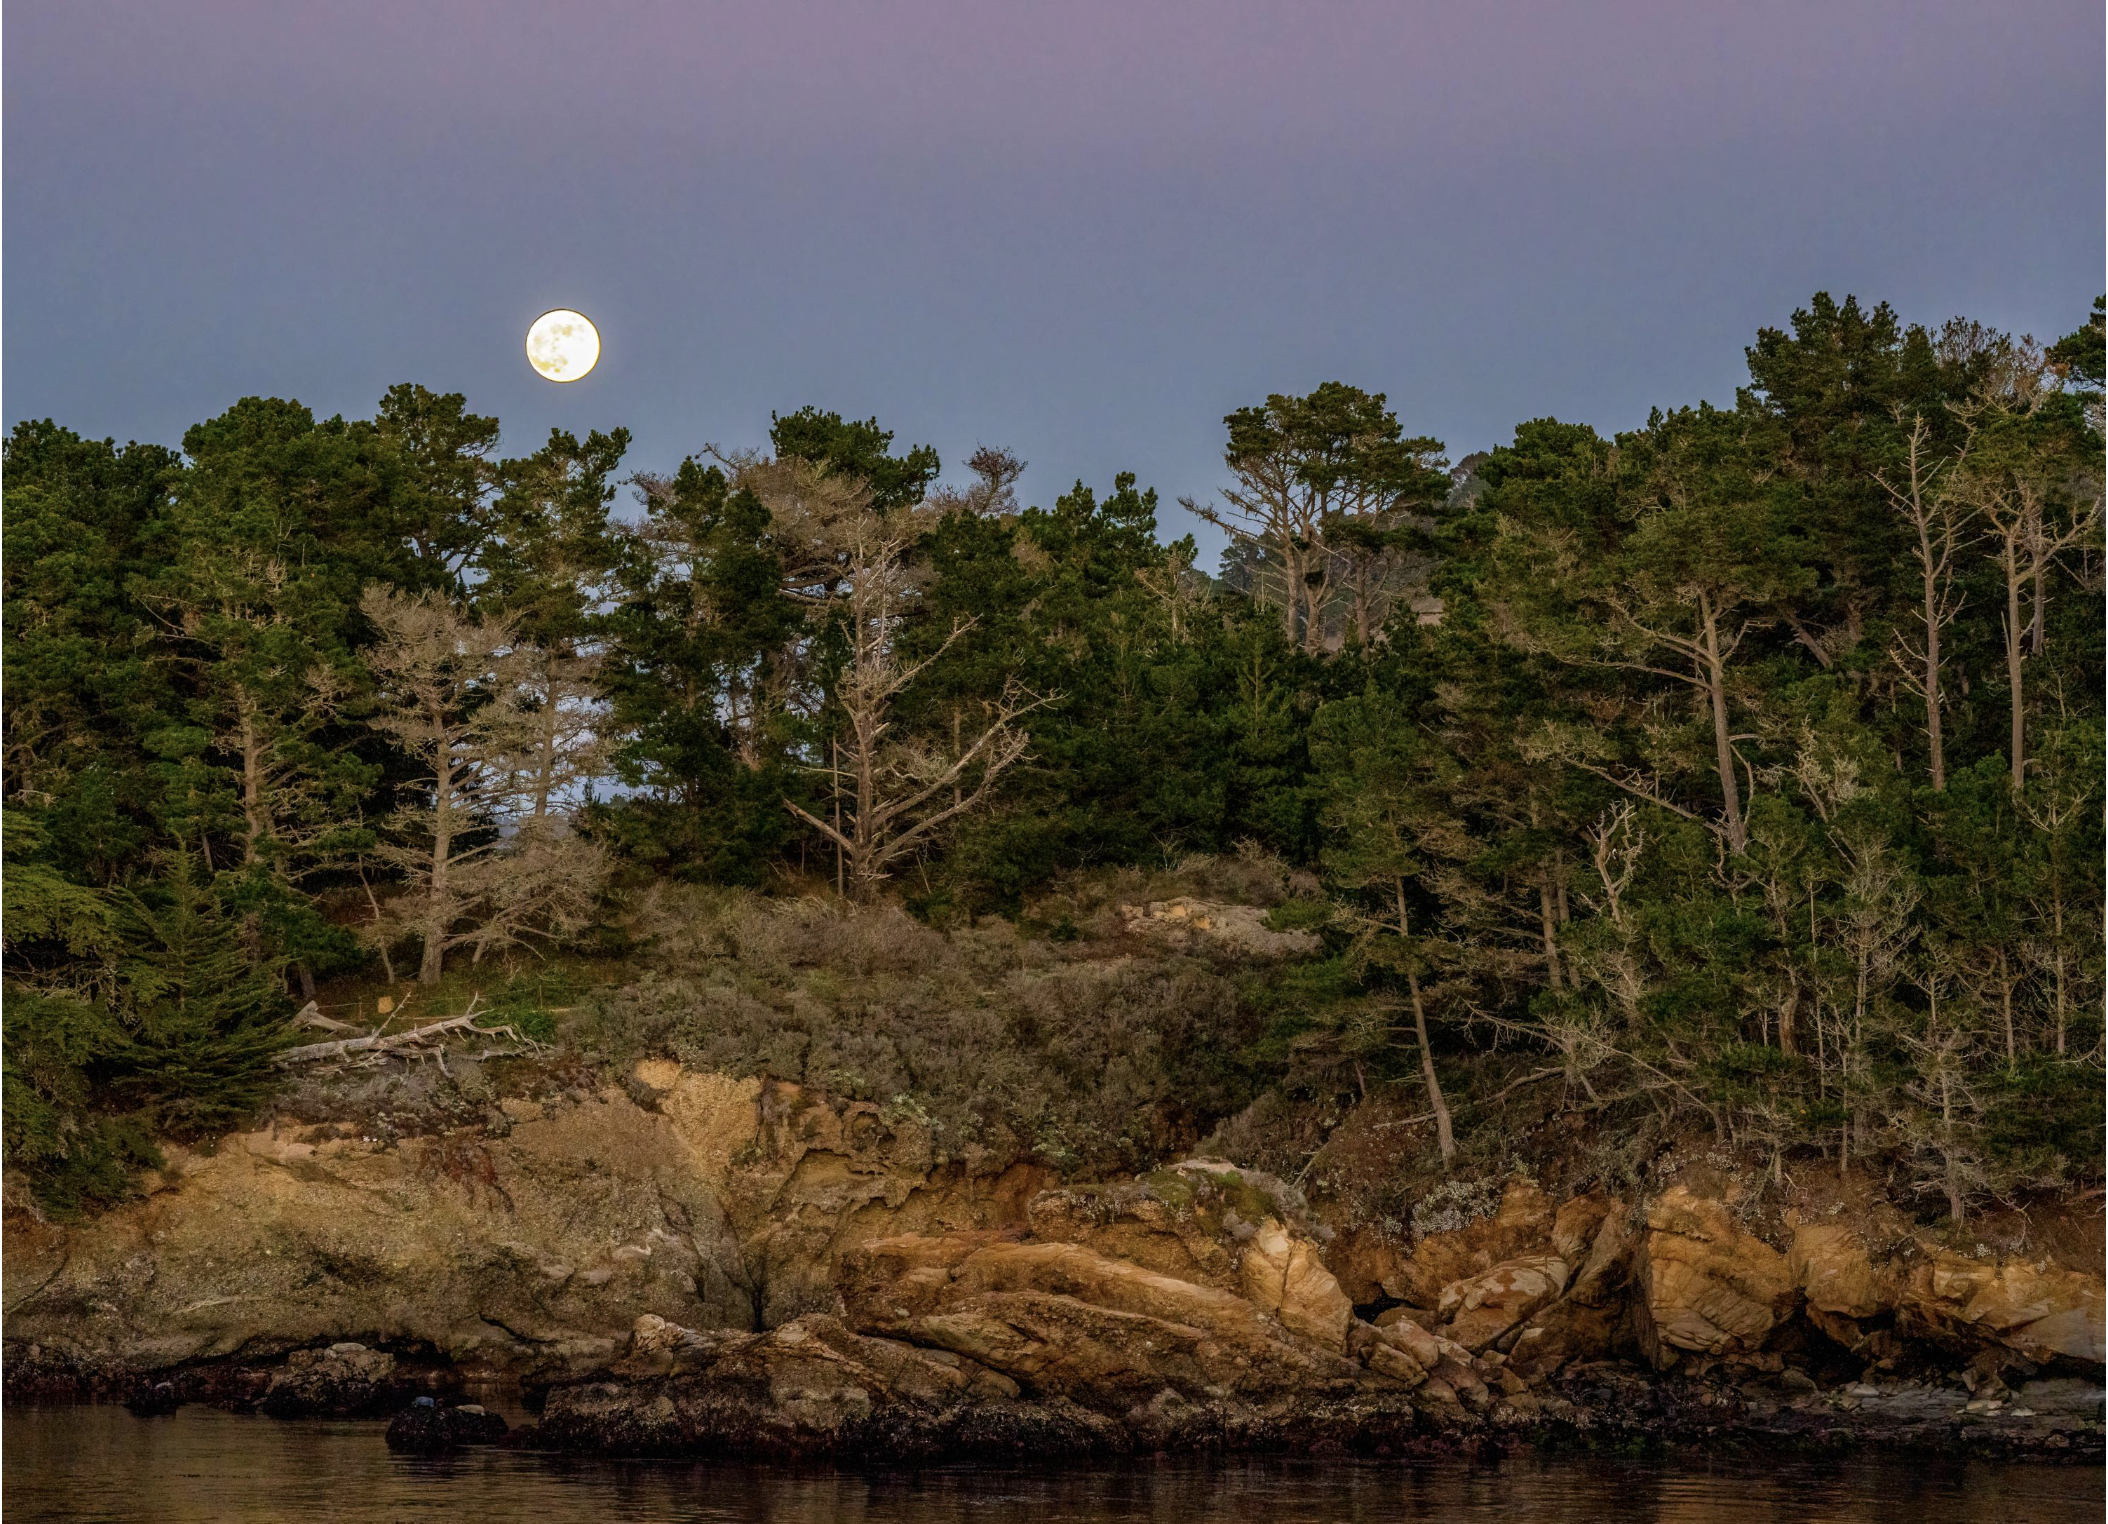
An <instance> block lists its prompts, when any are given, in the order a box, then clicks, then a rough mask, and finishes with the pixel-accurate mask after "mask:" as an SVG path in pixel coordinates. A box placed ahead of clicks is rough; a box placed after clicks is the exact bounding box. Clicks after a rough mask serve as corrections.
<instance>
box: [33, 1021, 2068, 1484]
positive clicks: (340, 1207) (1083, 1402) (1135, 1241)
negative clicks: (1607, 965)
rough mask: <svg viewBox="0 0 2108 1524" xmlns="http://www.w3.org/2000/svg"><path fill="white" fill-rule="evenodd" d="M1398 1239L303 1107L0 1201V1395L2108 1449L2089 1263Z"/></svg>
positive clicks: (1462, 1225)
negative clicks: (476, 1388) (217, 1139)
mask: <svg viewBox="0 0 2108 1524" xmlns="http://www.w3.org/2000/svg"><path fill="white" fill-rule="evenodd" d="M1452 1216H1453V1217H1454V1219H1455V1220H1454V1221H1446V1220H1445V1221H1443V1222H1441V1223H1439V1224H1438V1225H1435V1226H1432V1227H1430V1228H1428V1229H1427V1230H1426V1231H1423V1232H1421V1233H1420V1234H1419V1235H1418V1236H1417V1237H1414V1238H1412V1239H1410V1241H1401V1239H1400V1237H1399V1236H1398V1235H1385V1234H1381V1233H1377V1232H1374V1231H1372V1230H1370V1229H1367V1228H1351V1227H1346V1226H1345V1225H1332V1224H1328V1223H1327V1222H1326V1221H1325V1220H1324V1214H1323V1212H1322V1210H1320V1211H1316V1212H1313V1210H1312V1209H1311V1208H1310V1206H1308V1205H1307V1204H1306V1203H1305V1202H1304V1200H1303V1199H1302V1197H1301V1196H1300V1195H1299V1194H1298V1192H1296V1191H1295V1190H1294V1189H1293V1188H1291V1187H1289V1186H1288V1185H1286V1184H1284V1183H1282V1182H1280V1181H1278V1180H1275V1179H1271V1178H1269V1177H1266V1176H1264V1175H1259V1174H1256V1173H1254V1172H1251V1171H1247V1170H1242V1169H1239V1168H1236V1167H1235V1166H1234V1165H1232V1164H1230V1163H1227V1162H1224V1161H1220V1160H1210V1159H1192V1160H1188V1161H1185V1162H1184V1163H1181V1164H1179V1165H1176V1166H1174V1167H1172V1168H1169V1169H1165V1170H1162V1171H1159V1172H1157V1173H1155V1174H1152V1175H1148V1176H1144V1177H1140V1178H1137V1179H1132V1180H1125V1181H1118V1182H1112V1183H1108V1184H1100V1185H1095V1186H1073V1185H1067V1186H1065V1185H1063V1184H1061V1183H1060V1182H1058V1181H1057V1180H1056V1179H1055V1178H1054V1176H1053V1175H1052V1173H1051V1172H1050V1171H1049V1170H1047V1169H1046V1168H1044V1167H1043V1166H1041V1165H1038V1164H1035V1163H1033V1162H1030V1161H1029V1160H1023V1159H1020V1158H1016V1157H1010V1156H1005V1155H999V1154H975V1155H972V1156H969V1157H965V1158H950V1159H946V1158H939V1157H936V1156H935V1155H934V1154H933V1152H932V1148H931V1145H930V1140H929V1135H928V1133H927V1131H926V1130H924V1129H923V1128H921V1127H920V1126H919V1125H918V1124H917V1123H916V1121H915V1119H914V1118H913V1117H912V1116H903V1115H897V1114H891V1113H889V1112H887V1111H886V1110H884V1109H882V1108H879V1107H876V1106H872V1105H868V1104H850V1103H844V1102H840V1101H836V1100H831V1099H829V1098H827V1097H825V1096H823V1095H820V1094H818V1093H816V1092H813V1091H809V1090H800V1089H798V1088H796V1087H791V1086H784V1085H774V1084H764V1083H762V1082H759V1081H755V1080H740V1081H735V1080H731V1079H728V1078H726V1077H724V1076H722V1075H717V1074H710V1073H698V1072H691V1071H685V1070H682V1069H680V1068H678V1067H677V1066H675V1065H673V1064H671V1063H665V1062H650V1063H645V1064H641V1065H639V1066H638V1067H637V1069H636V1071H635V1072H634V1073H633V1074H632V1075H631V1076H629V1078H628V1082H627V1083H626V1084H624V1085H621V1086H605V1087H601V1088H597V1089H596V1088H591V1087H587V1086H582V1085H579V1084H577V1083H573V1084H570V1085H568V1086H556V1087H543V1090H542V1093H539V1094H534V1095H528V1096H521V1097H513V1098H509V1099H506V1100H503V1101H502V1102H498V1103H496V1104H495V1105H494V1106H493V1108H492V1109H491V1111H490V1113H489V1115H488V1116H486V1117H485V1118H484V1119H483V1120H482V1121H480V1122H479V1123H478V1124H477V1125H474V1126H467V1127H453V1128H445V1129H438V1130H433V1131H430V1132H427V1133H425V1134H423V1135H407V1136H406V1135H402V1134H401V1133H400V1132H399V1131H398V1130H397V1129H394V1128H392V1127H383V1126H379V1125H377V1124H362V1123H359V1122H346V1121H343V1120H337V1121H332V1122H327V1123H313V1122H310V1123H306V1124H295V1123H292V1122H290V1121H287V1122H281V1123H278V1124H275V1125H273V1126H271V1127H269V1128H267V1129H264V1130H260V1131H257V1132H253V1133H248V1134H242V1135H238V1136H234V1137H230V1138H228V1139H225V1140H224V1141H223V1142H222V1143H221V1144H220V1145H219V1146H218V1147H217V1148H216V1149H214V1150H212V1151H211V1152H210V1153H184V1154H175V1155H173V1156H172V1157H171V1158H170V1160H169V1164H168V1168H167V1169H166V1170H165V1171H164V1172H163V1174H162V1175H161V1177H160V1178H159V1179H157V1180H156V1181H155V1182H154V1188H153V1190H152V1191H151V1192H150V1193H149V1194H148V1195H147V1196H146V1197H145V1198H144V1199H143V1200H141V1201H139V1202H136V1203H134V1204H132V1205H130V1206H128V1207H125V1208H123V1209H120V1210H118V1211H115V1212H112V1213H110V1214H108V1215H106V1216H104V1217H102V1218H99V1219H97V1220H94V1221H92V1222H89V1223H86V1224H80V1225H70V1226H69V1225H58V1224H53V1223H48V1222H43V1221H41V1220H38V1219H37V1218H35V1216H34V1215H33V1214H31V1213H28V1212H26V1211H23V1210H19V1209H17V1210H12V1211H11V1212H10V1214H9V1217H8V1222H7V1229H6V1251H7V1252H6V1258H5V1274H6V1329H5V1333H6V1341H7V1343H6V1352H7V1360H6V1376H7V1381H8V1386H9V1390H10V1392H11V1393H13V1394H15V1395H24V1394H34V1393H37V1392H53V1391H67V1390H71V1391H75V1392H85V1391H96V1392H104V1393H110V1392H123V1391H128V1390H131V1389H132V1388H134V1387H135V1386H137V1385H138V1384H139V1383H141V1382H148V1383H152V1382H157V1381H163V1380H165V1381H167V1382H168V1383H169V1384H170V1387H171V1389H172V1390H174V1389H180V1390H182V1391H187V1392H191V1393H194V1394H198V1395H210V1396H217V1397H219V1398H221V1399H223V1400H230V1401H237V1402H250V1403H260V1404H261V1405H263V1406H265V1407H266V1408H267V1409H270V1410H272V1411H279V1412H287V1413H294V1412H304V1411H384V1410H386V1409H387V1408H388V1407H389V1406H391V1405H396V1404H399V1403H400V1402H402V1401H403V1400H406V1398H407V1396H408V1395H409V1394H411V1393H413V1392H416V1391H434V1390H436V1391H442V1392H443V1391H444V1390H445V1389H446V1388H447V1387H449V1386H451V1385H455V1384H458V1383H459V1382H461V1381H464V1380H466V1381H474V1380H479V1379H488V1378H502V1379H507V1380H514V1381H518V1382H519V1383H521V1384H522V1386H523V1387H524V1388H525V1389H526V1390H527V1391H528V1392H529V1393H530V1394H532V1396H533V1397H534V1398H535V1400H536V1401H538V1402H539V1403H540V1404H541V1419H540V1422H539V1424H538V1425H537V1426H536V1428H535V1430H534V1431H533V1433H532V1436H531V1438H532V1439H533V1441H534V1442H538V1443H543V1444H550V1445H570V1446H584V1447H594V1448H604V1449H618V1450H626V1451H644V1452H699V1451H710V1450H722V1451H732V1452H740V1453H761V1454H805V1453H820V1452H825V1453H859V1452H882V1453H886V1454H893V1455H899V1454H912V1453H953V1452H968V1451H987V1450H995V1451H1002V1452H1015V1451H1018V1450H1024V1451H1028V1452H1032V1453H1044V1452H1048V1451H1075V1450H1084V1451H1123V1450H1129V1449H1133V1448H1136V1447H1140V1448H1144V1449H1169V1448H1178V1447H1188V1446H1227V1447H1313V1446H1314V1447H1319V1448H1323V1447H1328V1446H1333V1445H1350V1446H1357V1447H1361V1448H1365V1449H1389V1450H1395V1449H1397V1448H1399V1447H1402V1446H1407V1445H1413V1444H1421V1443H1450V1442H1455V1441H1457V1440H1458V1439H1460V1438H1468V1439H1471V1440H1473V1441H1474V1442H1483V1441H1486V1440H1489V1439H1500V1438H1504V1437H1505V1438H1514V1439H1521V1438H1526V1437H1536V1438H1543V1437H1548V1436H1557V1435H1561V1434H1564V1435H1583V1436H1586V1435H1590V1434H1595V1435H1599V1436H1629V1435H1634V1434H1642V1435H1647V1436H1654V1437H1667V1438H1671V1439H1678V1438H1688V1439H1692V1440H1698V1441H1704V1440H1708V1439H1711V1440H1716V1441H1717V1440H1719V1439H1721V1438H1723V1437H1726V1436H1738V1435H1739V1436H1742V1437H1743V1438H1745V1439H1756V1440H1766V1439H1769V1440H1780V1441H1792V1442H1797V1443H1798V1442H1836V1441H1837V1440H1838V1439H1840V1438H1850V1437H1854V1436H1858V1437H1863V1438H1868V1439H1874V1440H1879V1441H1883V1442H1889V1443H1895V1444H1904V1445H1908V1444H1928V1445H1949V1444H1953V1443H1957V1442H1970V1443H1976V1444H1980V1445H1984V1446H1988V1447H1991V1448H1994V1449H2006V1450H2033V1451H2047V1452H2059V1451H2061V1452H2063V1453H2068V1454H2098V1453H2099V1450H2100V1433H2101V1430H2100V1388H2099V1383H2100V1378H2101V1372H2102V1361H2103V1291H2102V1277H2101V1272H2100V1266H2099V1264H2098V1263H2097V1262H2094V1263H2086V1262H2084V1260H2083V1259H2082V1260H2079V1261H2078V1262H2073V1261H2074V1256H2072V1255H2071V1254H2070V1253H2068V1252H2067V1253H2063V1254H2061V1255H2054V1254H2048V1253H2036V1254H2033V1255H2014V1254H2003V1255H2001V1254H1997V1253H1993V1252H1991V1251H1990V1250H1988V1249H1985V1250H1983V1251H1982V1252H1975V1246H1966V1247H1961V1248H1958V1247H1956V1246H1955V1245H1953V1244H1951V1243H1947V1242H1942V1241H1939V1240H1936V1239H1934V1238H1933V1237H1932V1236H1931V1235H1930V1234H1929V1233H1927V1232H1926V1231H1925V1230H1923V1229H1921V1228H1919V1227H1918V1226H1916V1225H1914V1224H1913V1223H1912V1222H1910V1221H1909V1220H1907V1219H1906V1218H1904V1217H1902V1216H1901V1215H1899V1214H1897V1213H1895V1212H1893V1211H1887V1210H1881V1209H1878V1208H1875V1207H1871V1206H1862V1207H1861V1208H1859V1209H1856V1210H1853V1211H1851V1212H1846V1211H1845V1210H1843V1208H1842V1207H1841V1206H1838V1205H1833V1206H1832V1207H1831V1208H1828V1209H1822V1208H1805V1207H1804V1208H1791V1207H1789V1208H1786V1209H1784V1210H1780V1209H1778V1208H1776V1205H1775V1204H1774V1206H1773V1207H1771V1208H1767V1209H1765V1210H1763V1211H1759V1210H1758V1209H1757V1205H1756V1193H1755V1192H1754V1191H1753V1190H1752V1188H1751V1186H1750V1183H1749V1182H1747V1181H1744V1180H1741V1179H1738V1178H1736V1177H1734V1176H1732V1175H1723V1174H1720V1173H1718V1172H1717V1171H1714V1170H1711V1169H1708V1168H1706V1167H1703V1166H1694V1167H1692V1168H1688V1169H1677V1170H1672V1171H1670V1172H1669V1176H1668V1177H1667V1178H1664V1179H1663V1181H1662V1183H1661V1184H1660V1185H1659V1186H1658V1187H1657V1188H1653V1189H1650V1190H1648V1191H1646V1192H1643V1193H1633V1194H1631V1195H1629V1196H1613V1195H1610V1194H1605V1193H1601V1192H1593V1193H1582V1194H1575V1195H1570V1196H1567V1197H1566V1199H1558V1198H1556V1197H1555V1196H1554V1195H1553V1194H1550V1193H1547V1192H1546V1191H1544V1190H1541V1189H1539V1188H1538V1187H1537V1186H1536V1185H1534V1184H1533V1183H1531V1182H1530V1181H1529V1180H1528V1179H1527V1178H1524V1177H1522V1176H1521V1175H1517V1176H1516V1177H1515V1178H1513V1179H1511V1180H1509V1181H1508V1182H1507V1183H1506V1184H1505V1186H1504V1187H1501V1188H1498V1189H1496V1190H1494V1191H1492V1192H1490V1193H1488V1194H1486V1195H1485V1197H1484V1199H1483V1200H1482V1201H1480V1202H1479V1203H1478V1204H1477V1205H1476V1206H1475V1207H1474V1208H1473V1209H1471V1210H1469V1211H1460V1212H1457V1213H1454V1214H1452Z"/></svg>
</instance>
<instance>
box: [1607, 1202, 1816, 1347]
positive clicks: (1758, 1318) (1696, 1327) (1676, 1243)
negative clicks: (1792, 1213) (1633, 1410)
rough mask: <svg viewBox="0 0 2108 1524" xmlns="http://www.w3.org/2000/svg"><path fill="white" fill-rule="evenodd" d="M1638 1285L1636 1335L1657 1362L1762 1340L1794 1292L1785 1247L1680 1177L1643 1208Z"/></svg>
mask: <svg viewBox="0 0 2108 1524" xmlns="http://www.w3.org/2000/svg"><path fill="white" fill-rule="evenodd" d="M1639 1285H1640V1289H1641V1292H1642V1296H1643V1298H1644V1300H1643V1303H1642V1306H1643V1309H1644V1312H1645V1317H1644V1319H1643V1320H1642V1323H1641V1329H1640V1333H1641V1340H1642V1343H1643V1345H1644V1347H1645V1348H1646V1350H1647V1353H1648V1355H1649V1356H1650V1358H1652V1360H1653V1361H1654V1363H1655V1365H1656V1366H1657V1367H1666V1366H1668V1365H1672V1364H1674V1363H1675V1361H1676V1359H1677V1358H1678V1357H1679V1355H1680V1354H1682V1353H1683V1352H1686V1351H1696V1352H1698V1353H1700V1354H1707V1355H1722V1354H1728V1353H1747V1352H1753V1351H1755V1350H1758V1349H1760V1348H1762V1346H1763V1344H1764V1341H1765V1339H1766V1338H1767V1337H1769V1335H1770V1333H1771V1331H1772V1329H1774V1328H1776V1327H1777V1326H1778V1325H1779V1322H1780V1321H1781V1320H1782V1319H1783V1318H1785V1317H1786V1316H1788V1315H1789V1314H1790V1313H1791V1312H1792V1311H1793V1308H1794V1299H1795V1295H1796V1293H1795V1287H1794V1283H1793V1277H1792V1275H1791V1274H1790V1272H1789V1270H1788V1266H1787V1262H1786V1256H1785V1255H1783V1254H1781V1253H1780V1252H1779V1251H1778V1250H1776V1249H1774V1248H1772V1247H1771V1245H1769V1244H1767V1243H1765V1242H1764V1240H1762V1239H1761V1238H1758V1237H1756V1236H1755V1235H1754V1234H1750V1233H1745V1232H1743V1231H1742V1230H1741V1229H1740V1228H1738V1227H1737V1226H1736V1225H1735V1222H1734V1218H1733V1217H1732V1216H1731V1215H1730V1214H1729V1212H1728V1208H1727V1204H1726V1203H1725V1202H1723V1201H1720V1200H1718V1199H1717V1198H1714V1197H1710V1196H1700V1195H1697V1194H1695V1193H1694V1192H1692V1191H1691V1190H1690V1189H1689V1188H1688V1187H1686V1186H1682V1185H1674V1186H1671V1187H1670V1188H1669V1189H1668V1190H1666V1191H1664V1192H1663V1193H1662V1194H1661V1195H1660V1196H1659V1197H1657V1198H1656V1199H1655V1201H1654V1202H1653V1203H1652V1204H1651V1205H1650V1206H1649V1207H1648V1209H1647V1227H1646V1233H1645V1236H1644V1237H1643V1239H1642V1241H1641V1243H1640V1246H1639Z"/></svg>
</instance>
